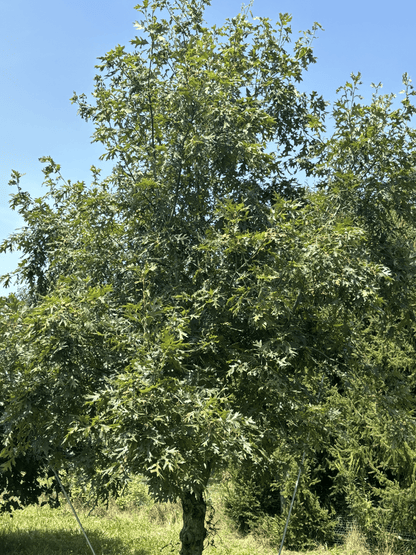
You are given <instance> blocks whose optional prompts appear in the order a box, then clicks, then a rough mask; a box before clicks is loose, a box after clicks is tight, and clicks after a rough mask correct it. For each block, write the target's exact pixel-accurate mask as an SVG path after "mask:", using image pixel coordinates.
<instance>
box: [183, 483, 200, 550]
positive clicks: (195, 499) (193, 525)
mask: <svg viewBox="0 0 416 555" xmlns="http://www.w3.org/2000/svg"><path fill="white" fill-rule="evenodd" d="M181 502H182V510H183V528H182V530H181V533H180V535H179V537H180V540H181V543H182V549H181V551H180V555H202V551H203V549H204V540H205V537H206V535H207V531H206V529H205V513H206V509H207V505H206V503H205V499H204V497H203V492H202V491H201V492H199V493H197V494H195V493H190V492H184V493H183V495H182V496H181Z"/></svg>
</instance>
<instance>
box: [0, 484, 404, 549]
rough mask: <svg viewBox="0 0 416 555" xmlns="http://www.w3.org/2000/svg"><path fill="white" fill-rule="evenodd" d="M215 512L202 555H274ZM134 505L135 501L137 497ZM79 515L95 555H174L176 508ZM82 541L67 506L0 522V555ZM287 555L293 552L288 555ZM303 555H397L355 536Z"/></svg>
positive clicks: (124, 505)
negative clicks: (209, 542)
mask: <svg viewBox="0 0 416 555" xmlns="http://www.w3.org/2000/svg"><path fill="white" fill-rule="evenodd" d="M211 496H212V501H213V505H214V506H215V508H216V513H215V518H214V522H216V523H217V524H216V532H215V533H214V534H213V535H212V536H210V537H209V538H208V540H212V539H213V540H214V545H215V546H210V545H209V546H208V547H207V549H206V551H204V553H207V555H209V554H214V553H215V555H272V554H273V555H276V554H277V553H278V549H276V547H274V548H272V547H271V546H270V545H269V544H268V543H267V541H266V540H265V539H264V538H259V537H254V536H252V535H248V536H245V537H243V536H241V535H240V534H238V533H237V532H236V531H235V529H234V528H233V526H232V524H231V522H230V521H229V520H228V518H227V517H226V516H225V514H224V509H223V506H222V504H221V497H220V496H219V493H218V492H217V491H213V492H212V494H211ZM136 499H137V497H136ZM76 508H77V512H78V515H79V517H80V520H81V522H82V525H83V527H84V529H85V530H86V532H87V535H88V537H89V540H90V542H91V544H92V546H93V548H94V551H95V553H96V555H159V554H163V555H168V554H178V553H179V543H178V539H179V531H180V528H181V511H180V507H179V505H176V504H170V503H168V504H154V503H149V502H146V500H143V499H141V501H140V504H139V506H138V505H137V504H134V502H132V499H129V498H127V499H126V498H125V499H124V500H123V499H121V500H119V501H118V502H117V503H116V502H115V501H113V502H112V503H111V504H110V506H109V509H108V510H107V509H106V508H104V507H98V508H96V509H95V510H94V511H93V512H92V513H91V514H88V513H89V511H88V509H87V508H85V507H84V508H83V507H82V506H81V505H80V504H79V503H78V504H77V505H76ZM91 553H92V552H91V550H90V548H89V547H88V545H87V543H86V541H85V538H84V536H83V535H82V534H81V532H80V531H79V528H78V525H77V522H76V520H75V518H74V516H73V514H72V512H71V510H70V508H69V506H67V505H66V504H63V505H62V507H60V508H59V509H50V508H49V507H48V506H45V507H42V508H41V507H29V508H26V509H24V510H22V511H16V512H15V513H14V515H13V518H10V516H9V515H3V516H0V555H91ZM284 553H285V554H286V555H289V554H291V555H295V554H296V553H297V552H294V551H287V550H285V551H284ZM307 553H308V555H323V554H324V553H325V554H327V555H329V554H332V555H373V554H376V555H396V554H397V553H398V552H397V551H394V550H393V549H392V548H391V547H389V546H388V545H387V546H385V547H384V548H383V549H381V550H376V551H373V550H369V549H368V548H367V547H366V545H365V542H364V541H363V540H362V538H361V537H360V535H359V534H358V533H357V532H354V531H353V532H352V533H351V534H350V536H349V537H347V538H346V543H345V545H344V546H338V547H333V548H331V549H330V548H326V547H325V546H317V548H316V549H315V550H314V551H309V552H307Z"/></svg>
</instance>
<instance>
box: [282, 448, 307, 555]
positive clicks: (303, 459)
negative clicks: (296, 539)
mask: <svg viewBox="0 0 416 555" xmlns="http://www.w3.org/2000/svg"><path fill="white" fill-rule="evenodd" d="M305 455H306V449H305V450H304V452H303V455H302V462H301V463H300V466H299V472H298V479H297V480H296V484H295V489H294V491H293V495H292V501H291V502H290V507H289V514H288V515H287V519H286V524H285V529H284V530H283V538H282V543H281V544H280V549H279V555H281V553H282V549H283V544H284V543H285V538H286V531H287V527H288V525H289V520H290V515H291V513H292V508H293V504H294V502H295V497H296V492H297V491H298V485H299V480H300V475H301V473H302V468H303V463H304V461H305Z"/></svg>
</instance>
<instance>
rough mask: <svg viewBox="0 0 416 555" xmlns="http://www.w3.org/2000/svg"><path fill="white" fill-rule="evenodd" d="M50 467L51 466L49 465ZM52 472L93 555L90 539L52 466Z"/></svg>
mask: <svg viewBox="0 0 416 555" xmlns="http://www.w3.org/2000/svg"><path fill="white" fill-rule="evenodd" d="M51 468H52V467H51ZM52 472H53V473H54V474H55V478H56V479H57V481H58V484H59V485H60V487H61V490H62V493H63V494H64V495H65V499H66V500H67V501H68V505H69V506H70V507H71V509H72V512H73V513H74V517H75V518H76V520H77V522H78V526H79V528H80V530H81V532H82V533H83V534H84V536H85V539H86V540H87V544H88V545H89V546H90V549H91V551H92V553H93V555H95V551H94V549H93V547H92V545H91V543H90V540H89V539H88V536H87V534H86V533H85V530H84V528H83V527H82V524H81V521H80V520H79V518H78V515H77V513H76V512H75V509H74V507H73V505H72V503H71V500H70V499H69V496H68V495H67V493H66V491H65V489H64V486H63V485H62V482H61V480H60V478H59V476H58V474H57V472H55V469H54V468H52Z"/></svg>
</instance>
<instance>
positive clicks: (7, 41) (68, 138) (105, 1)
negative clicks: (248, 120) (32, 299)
mask: <svg viewBox="0 0 416 555" xmlns="http://www.w3.org/2000/svg"><path fill="white" fill-rule="evenodd" d="M136 3H137V2H135V1H134V0H113V1H110V0H100V1H98V0H84V1H82V2H81V1H80V0H72V1H71V2H68V1H67V0H37V2H33V1H29V0H15V1H14V2H6V1H5V0H3V1H2V2H0V53H1V54H0V84H1V86H0V121H1V126H0V241H2V240H4V239H5V238H6V237H7V236H8V235H9V234H10V233H12V232H13V231H14V230H15V229H16V228H18V227H21V226H22V225H23V221H22V219H21V218H20V216H19V215H18V214H16V213H15V212H13V211H12V210H11V209H10V208H9V205H8V202H9V198H10V197H9V194H10V193H11V192H12V189H11V188H10V187H9V186H8V181H9V179H10V173H11V170H12V169H15V170H18V171H19V172H21V173H25V174H26V175H25V176H24V178H23V179H22V182H21V186H22V188H23V189H24V190H27V191H29V192H30V194H31V195H32V197H37V196H40V195H42V194H44V193H45V192H46V189H45V188H44V187H42V185H41V184H42V181H43V174H42V171H41V168H42V164H41V163H40V162H39V161H38V159H39V157H41V156H47V155H50V156H52V158H53V159H54V160H55V161H56V162H57V163H59V164H61V166H62V173H63V175H64V177H65V178H67V179H68V178H69V179H71V180H74V181H77V180H85V181H87V182H89V181H90V172H89V168H90V166H91V165H92V164H94V165H96V166H98V167H101V168H102V169H103V174H102V175H103V176H105V175H107V174H108V173H109V171H110V169H111V168H110V166H109V164H108V163H107V164H105V163H104V162H100V161H99V160H98V157H99V155H100V154H101V153H102V149H101V148H100V146H99V145H97V144H94V145H93V144H91V142H90V136H91V134H92V132H93V127H92V124H91V123H86V122H85V121H83V120H81V118H80V117H79V116H77V108H76V106H75V105H71V103H70V101H69V98H70V97H71V96H72V94H73V91H76V92H77V93H78V94H80V93H86V94H87V95H89V94H90V93H91V92H92V91H93V78H94V75H95V74H96V73H97V70H95V68H94V65H96V64H97V63H98V61H97V58H98V57H99V56H102V55H104V54H105V53H106V52H107V51H108V50H110V49H112V48H114V46H116V45H117V44H121V45H125V46H129V40H130V39H132V38H133V37H134V36H135V34H136V33H135V28H134V27H133V22H134V21H136V20H137V19H139V14H138V12H137V11H135V10H134V6H135V5H136ZM246 3H247V2H246ZM240 8H241V2H240V1H236V0H212V2H211V6H210V7H208V8H207V11H206V20H207V22H208V24H210V25H212V24H214V23H215V24H217V25H221V24H222V23H223V22H224V20H225V19H226V18H228V17H232V16H234V15H236V14H237V13H238V12H239V11H240ZM252 12H253V14H254V15H258V16H265V17H269V18H270V19H271V20H272V21H273V22H275V21H277V20H278V17H279V12H282V13H286V12H287V13H290V14H292V16H293V20H292V24H291V25H292V30H293V35H292V37H293V41H296V40H297V38H298V37H299V31H303V30H306V29H309V28H311V27H312V25H313V23H314V22H315V21H317V22H319V23H320V24H321V25H322V27H323V28H324V29H325V31H319V32H318V38H317V39H316V40H315V42H314V51H315V55H316V56H317V58H318V60H317V63H316V64H314V65H313V66H311V67H310V69H309V71H308V73H307V74H306V76H305V79H304V82H303V83H302V85H301V87H300V88H301V89H302V90H306V91H308V90H317V91H318V92H319V93H320V94H322V95H323V96H324V98H325V99H327V100H329V101H330V102H331V103H332V102H333V101H334V99H335V98H336V95H335V91H336V89H337V88H338V87H339V86H341V85H343V84H344V83H345V82H346V81H347V80H348V79H349V76H350V74H351V72H354V73H357V72H358V71H360V72H361V73H362V81H363V85H362V86H361V94H362V96H364V99H365V101H367V102H368V101H369V100H370V99H371V93H372V89H371V88H370V84H371V83H372V82H374V83H379V82H380V81H381V82H382V83H383V91H382V92H384V93H390V92H394V93H397V94H398V93H399V92H400V90H401V89H402V83H401V77H402V74H403V73H404V72H408V73H409V75H410V77H411V78H413V79H414V82H415V83H416V57H415V46H414V22H415V20H416V2H415V1H414V0H402V1H401V2H397V4H394V6H393V3H392V2H391V1H390V2H387V1H384V0H361V1H357V0H350V2H348V3H345V2H335V1H334V0H313V1H311V0H279V1H277V0H274V1H273V0H255V1H254V4H253V7H252ZM399 100H400V95H399V94H398V98H397V102H399ZM18 261H19V253H11V254H10V253H7V254H0V275H1V274H4V273H6V272H8V271H11V270H13V269H14V268H16V266H17V264H18ZM12 290H15V288H14V287H13V288H9V289H7V290H5V289H3V288H1V287H0V295H1V294H8V293H9V292H10V291H12Z"/></svg>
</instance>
